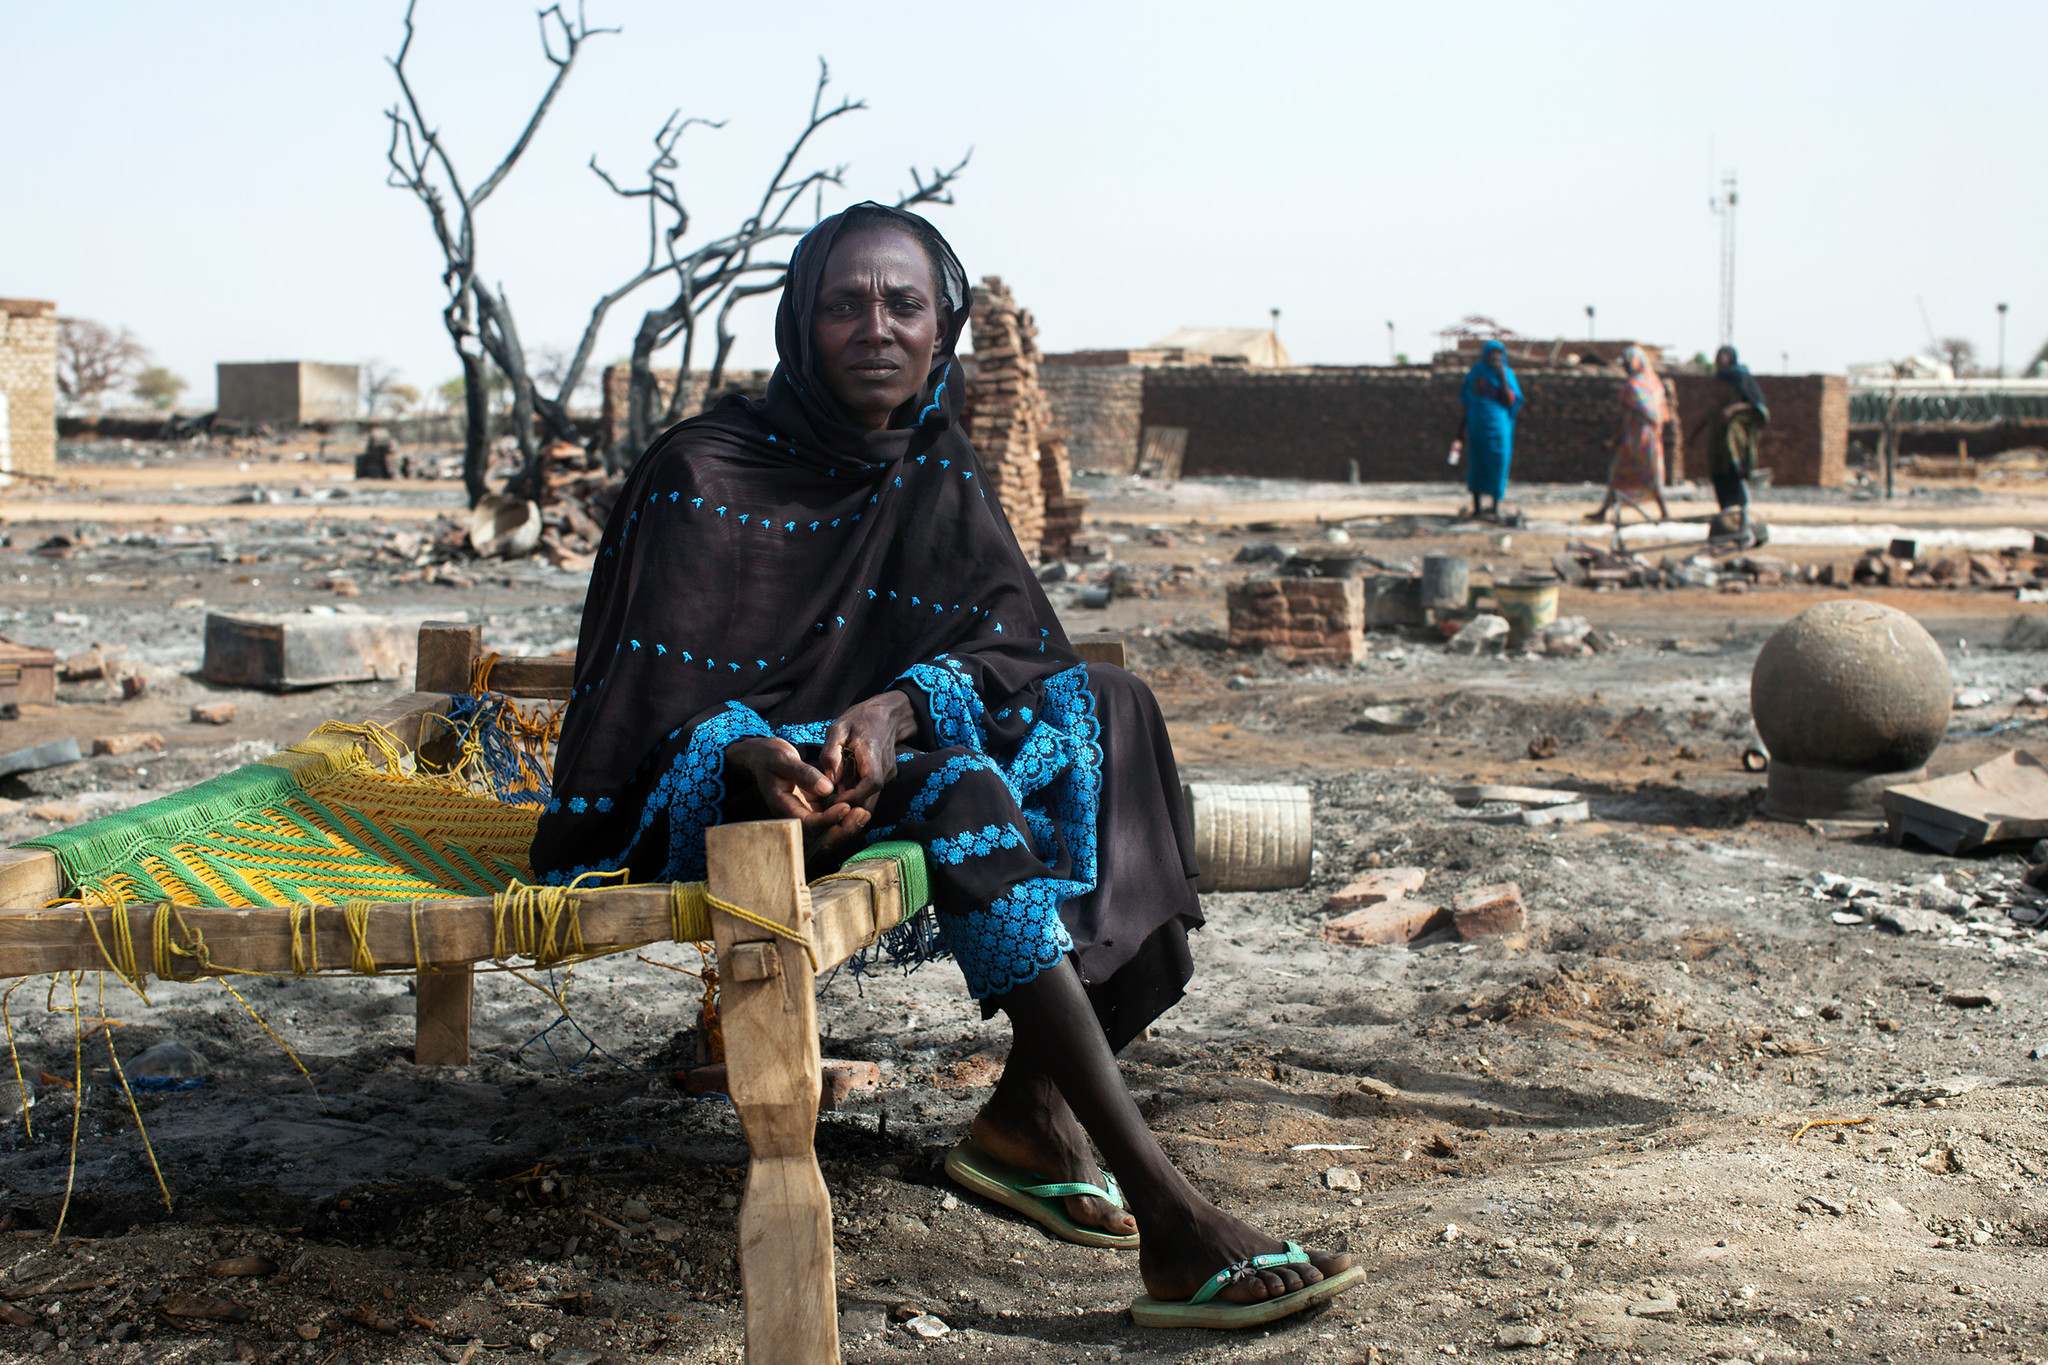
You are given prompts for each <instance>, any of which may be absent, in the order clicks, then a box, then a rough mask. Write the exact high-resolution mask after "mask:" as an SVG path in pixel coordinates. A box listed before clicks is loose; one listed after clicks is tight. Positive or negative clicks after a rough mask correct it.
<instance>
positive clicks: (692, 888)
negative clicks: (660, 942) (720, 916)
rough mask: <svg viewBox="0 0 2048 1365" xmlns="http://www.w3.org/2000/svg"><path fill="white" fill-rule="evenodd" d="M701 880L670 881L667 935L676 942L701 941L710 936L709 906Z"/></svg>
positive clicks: (706, 939)
mask: <svg viewBox="0 0 2048 1365" xmlns="http://www.w3.org/2000/svg"><path fill="white" fill-rule="evenodd" d="M707 901H708V897H707V895H706V892H705V886H704V883H703V882H670V883H669V886H668V936H669V937H670V938H672V939H674V940H675V941H676V942H678V943H703V942H706V941H708V940H709V939H710V938H711V906H710V905H709V904H708V903H707Z"/></svg>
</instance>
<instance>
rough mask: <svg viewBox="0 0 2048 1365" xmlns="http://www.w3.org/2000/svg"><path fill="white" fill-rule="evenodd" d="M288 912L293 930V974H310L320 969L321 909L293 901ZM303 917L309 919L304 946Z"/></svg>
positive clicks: (287, 909)
mask: <svg viewBox="0 0 2048 1365" xmlns="http://www.w3.org/2000/svg"><path fill="white" fill-rule="evenodd" d="M286 914H287V916H288V917H289V919H290V922H291V932H292V975H293V976H310V975H312V974H313V973H314V972H317V971H319V970H320V909H319V907H318V906H313V905H306V904H303V903H301V902H299V901H293V902H292V903H291V904H290V905H289V906H287V907H286ZM302 917H303V918H304V919H305V920H306V921H307V925H306V941H305V944H304V945H303V947H302V946H301V945H300V942H299V921H300V919H301V918H302Z"/></svg>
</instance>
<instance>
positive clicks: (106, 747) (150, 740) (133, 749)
mask: <svg viewBox="0 0 2048 1365" xmlns="http://www.w3.org/2000/svg"><path fill="white" fill-rule="evenodd" d="M163 747H164V737H163V736H162V735H160V734H158V733H157V732H156V731H154V730H132V731H130V732H129V733H127V734H125V735H95V736H93V741H92V751H93V753H95V754H113V755H116V756H119V755H121V754H139V753H141V752H142V751H144V750H145V749H147V750H150V751H152V752H158V753H160V752H162V750H163Z"/></svg>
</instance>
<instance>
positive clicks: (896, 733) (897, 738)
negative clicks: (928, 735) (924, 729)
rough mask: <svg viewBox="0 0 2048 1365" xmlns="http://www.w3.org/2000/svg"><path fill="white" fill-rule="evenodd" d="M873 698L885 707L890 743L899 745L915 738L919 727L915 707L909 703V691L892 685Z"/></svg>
mask: <svg viewBox="0 0 2048 1365" xmlns="http://www.w3.org/2000/svg"><path fill="white" fill-rule="evenodd" d="M875 700H876V701H877V702H879V703H881V704H882V706H883V707H884V708H886V709H885V711H884V714H885V715H886V716H887V717H888V720H889V725H890V730H889V742H890V743H891V744H892V745H895V746H898V747H901V746H902V745H905V744H908V743H909V742H910V741H911V740H913V739H916V738H917V732H918V730H919V729H920V728H921V727H920V726H919V724H918V719H917V707H915V706H914V705H912V704H911V701H910V694H909V693H907V692H905V691H903V690H902V689H901V688H895V687H892V688H890V689H889V690H888V691H887V692H883V693H880V694H879V695H877V696H876V697H875Z"/></svg>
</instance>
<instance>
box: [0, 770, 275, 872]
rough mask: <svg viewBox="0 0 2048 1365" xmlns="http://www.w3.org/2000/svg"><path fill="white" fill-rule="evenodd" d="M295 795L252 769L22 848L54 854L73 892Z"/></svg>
mask: <svg viewBox="0 0 2048 1365" xmlns="http://www.w3.org/2000/svg"><path fill="white" fill-rule="evenodd" d="M299 794H300V791H299V784H298V780H297V779H296V778H294V777H293V776H292V775H291V773H289V772H287V771H286V770H284V769H283V768H272V767H268V766H266V765H264V764H261V763H252V764H250V765H249V766H248V767H246V768H236V769H234V770H232V771H230V772H225V773H222V774H221V775H220V776H218V777H209V778H208V779H206V780H205V781H204V782H199V783H195V784H194V785H192V786H190V787H187V788H185V790H183V791H179V792H172V793H170V794H169V795H168V796H159V797H157V798H156V799H155V800H154V801H145V802H143V803H142V804H141V805H139V806H130V807H129V808H128V809H127V810H123V811H115V812H113V813H112V814H109V815H102V816H101V817H100V818H99V819H97V820H89V821H87V822H86V823H85V824H82V825H79V826H77V827H76V828H73V829H60V830H55V831H53V832H51V833H49V834H45V835H43V836H42V837H41V838H39V839H30V840H28V841H27V842H26V843H25V844H24V845H23V847H25V848H46V849H48V850H50V852H52V853H54V854H56V855H57V862H58V865H59V866H61V867H62V868H63V869H64V875H65V876H67V877H68V878H70V880H71V883H72V885H74V886H77V885H82V884H83V883H85V882H87V881H89V880H93V879H96V878H98V877H101V876H103V875H105V874H106V873H107V872H108V871H110V870H112V869H114V868H116V867H118V866H119V865H120V864H123V863H125V862H127V861H128V860H129V859H130V858H132V857H133V856H135V854H136V853H137V852H138V851H140V850H141V849H142V848H143V847H144V846H145V845H150V844H164V843H171V842H175V841H176V840H179V839H184V838H188V837H191V836H193V835H196V834H199V833H201V832H203V831H205V830H208V829H211V828H214V827H215V826H217V825H219V824H220V823H222V822H223V821H226V820H229V819H232V818H233V817H234V816H236V815H238V814H240V813H242V812H243V811H247V810H260V809H262V808H264V807H267V806H274V805H276V804H277V803H278V802H280V801H284V800H287V799H289V798H291V797H294V796H298V795H299Z"/></svg>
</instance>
